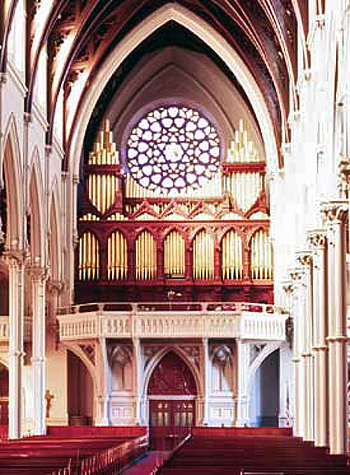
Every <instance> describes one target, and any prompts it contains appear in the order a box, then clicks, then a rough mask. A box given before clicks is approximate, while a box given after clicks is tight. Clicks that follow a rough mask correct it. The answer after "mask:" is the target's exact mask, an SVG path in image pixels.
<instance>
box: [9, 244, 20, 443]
mask: <svg viewBox="0 0 350 475" xmlns="http://www.w3.org/2000/svg"><path fill="white" fill-rule="evenodd" d="M6 258H7V262H8V266H9V438H10V439H17V438H19V437H21V436H22V435H23V419H24V410H23V398H22V387H23V357H24V351H23V334H24V270H25V265H24V258H23V256H21V252H20V251H17V252H8V253H7V254H6Z"/></svg>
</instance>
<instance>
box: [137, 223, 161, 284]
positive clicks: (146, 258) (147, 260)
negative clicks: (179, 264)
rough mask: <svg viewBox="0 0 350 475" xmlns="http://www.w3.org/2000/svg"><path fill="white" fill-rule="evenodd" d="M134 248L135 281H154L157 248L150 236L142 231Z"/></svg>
mask: <svg viewBox="0 0 350 475" xmlns="http://www.w3.org/2000/svg"><path fill="white" fill-rule="evenodd" d="M135 248H136V259H135V269H136V279H137V280H151V279H154V278H155V277H156V273H157V248H156V243H155V240H154V238H153V236H152V234H150V233H149V232H148V231H142V233H141V234H140V235H139V236H138V238H137V240H136V246H135Z"/></svg>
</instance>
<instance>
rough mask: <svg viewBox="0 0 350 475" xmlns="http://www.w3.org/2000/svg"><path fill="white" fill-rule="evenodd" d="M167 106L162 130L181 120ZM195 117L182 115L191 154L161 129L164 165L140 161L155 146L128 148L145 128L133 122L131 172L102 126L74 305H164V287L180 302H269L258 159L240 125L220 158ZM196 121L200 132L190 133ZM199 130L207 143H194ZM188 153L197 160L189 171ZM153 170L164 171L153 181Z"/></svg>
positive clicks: (84, 200) (89, 167)
mask: <svg viewBox="0 0 350 475" xmlns="http://www.w3.org/2000/svg"><path fill="white" fill-rule="evenodd" d="M173 109H174V110H171V111H170V109H169V111H168V116H167V117H166V119H167V120H168V122H169V124H170V123H171V120H174V121H175V118H176V120H177V121H178V124H180V122H181V120H182V116H181V117H180V116H179V117H175V118H174V117H172V116H171V114H173V115H174V114H180V112H179V110H177V111H176V110H175V109H176V108H173ZM192 112H193V111H192ZM192 112H191V110H190V109H188V110H187V111H186V114H187V115H188V114H190V113H192ZM193 114H194V113H193ZM186 117H187V116H186ZM156 118H157V116H156V115H154V116H153V118H152V120H153V122H150V123H151V125H152V124H154V123H155V121H156ZM200 120H201V119H199V118H198V117H197V116H196V115H195V114H194V115H192V119H191V121H192V122H190V125H191V127H190V128H189V129H191V133H192V134H193V137H194V139H191V140H194V143H195V142H196V140H195V137H197V138H198V137H199V139H198V141H197V142H198V143H197V145H198V148H197V149H196V148H195V146H196V144H195V145H193V144H191V142H188V144H190V145H188V147H190V148H191V147H192V151H191V149H190V148H189V149H186V148H181V147H182V145H181V143H180V144H179V143H178V142H176V140H181V137H182V136H181V135H180V134H178V135H176V134H177V132H176V131H175V128H174V131H173V132H171V130H173V129H171V130H170V129H169V130H170V132H168V133H169V134H170V133H172V134H173V135H170V138H169V140H170V142H168V141H167V140H168V139H167V140H165V139H164V143H163V145H162V143H160V144H159V147H160V148H159V154H160V156H161V154H162V153H163V158H162V160H163V162H164V163H163V162H160V164H159V165H158V162H157V161H155V158H154V157H153V158H152V159H150V161H148V158H147V157H148V156H149V154H152V153H153V151H154V150H155V149H156V145H157V144H152V147H150V146H148V145H147V144H145V143H142V144H140V145H138V144H137V137H139V136H141V135H142V134H143V133H144V131H145V130H146V131H147V130H148V129H147V127H148V126H147V124H146V125H145V123H142V124H141V125H142V127H144V129H142V127H141V126H140V131H137V130H136V132H137V133H135V132H133V135H132V147H133V148H132V154H131V155H132V157H133V161H132V164H131V165H132V167H131V168H130V167H129V168H128V163H127V162H123V163H121V161H120V160H119V154H118V152H117V147H116V145H115V143H114V142H113V137H112V131H111V130H110V126H109V123H108V121H107V120H106V121H104V122H103V124H102V128H101V130H100V131H99V133H98V134H97V138H96V142H95V144H94V146H93V150H92V151H91V152H89V153H88V155H87V160H86V164H85V166H84V177H85V183H84V193H83V194H82V197H81V200H80V201H81V208H80V218H79V226H78V230H79V236H80V238H79V246H78V249H77V264H78V265H77V274H76V280H77V285H76V289H77V300H78V301H79V300H80V301H84V299H88V300H90V301H91V299H94V297H93V296H94V295H95V299H99V298H100V295H103V296H104V297H103V298H104V299H105V300H124V299H128V300H167V295H168V293H169V289H174V290H175V291H176V295H182V296H183V298H184V299H187V300H197V299H198V300H199V299H201V300H210V299H211V298H212V299H213V300H216V299H220V300H242V299H246V298H247V292H249V293H250V294H249V299H250V300H251V301H265V302H272V299H273V292H272V278H273V262H272V250H271V244H270V241H269V210H268V205H267V201H266V199H265V184H264V176H265V167H266V164H265V160H263V159H261V157H260V156H259V154H258V153H257V151H256V149H255V146H254V144H253V143H252V141H250V140H249V137H248V133H247V131H246V130H245V128H244V124H243V122H240V124H239V128H238V130H237V131H236V133H235V136H234V140H233V142H232V143H231V145H230V147H229V150H228V151H227V153H226V156H225V154H222V155H221V158H220V156H219V155H218V153H219V139H218V135H217V134H214V132H213V127H212V126H211V125H210V124H209V122H206V121H205V120H203V121H202V122H200ZM196 121H197V122H196ZM197 123H198V124H200V130H199V131H197V132H195V131H194V130H195V129H194V128H195V127H196V124H197ZM208 124H209V125H208ZM152 127H153V129H154V130H155V127H154V126H153V125H152ZM157 130H158V129H157ZM159 130H161V129H159ZM192 131H194V132H192ZM205 131H206V132H207V133H208V137H209V138H208V140H207V142H205V140H204V139H203V140H204V141H203V140H202V138H203V136H205V133H204V132H205ZM188 133H189V132H188ZM159 134H160V133H158V135H159ZM175 139H176V140H175ZM137 147H139V148H137ZM162 147H163V148H162ZM186 147H187V146H186ZM210 147H212V148H211V149H210ZM187 150H188V152H187ZM185 152H186V153H187V155H186V154H185ZM127 153H128V152H127V151H126V152H123V155H122V156H123V157H125V155H127ZM210 153H212V157H210ZM147 154H148V155H147ZM191 154H192V155H191ZM192 156H193V157H197V159H196V160H197V161H195V162H193V165H192V164H191V160H192V159H191V157H192ZM123 159H124V158H123ZM152 160H153V161H152ZM182 161H184V162H185V163H184V165H182ZM162 163H163V164H162ZM206 163H207V165H206ZM138 164H139V168H138ZM152 167H153V168H152ZM157 167H158V168H157ZM181 167H182V168H181ZM162 170H163V172H164V170H166V173H168V175H166V174H164V173H165V172H164V173H163V175H161V172H162ZM151 173H155V174H156V176H155V177H152V175H151ZM157 173H158V174H159V176H157ZM147 183H149V185H150V186H146V185H145V184H147ZM159 183H160V184H162V186H160V185H159ZM180 185H181V186H180ZM86 286H88V289H89V291H88V292H87V291H86V288H87V287H86ZM84 289H85V290H84ZM106 292H107V294H106Z"/></svg>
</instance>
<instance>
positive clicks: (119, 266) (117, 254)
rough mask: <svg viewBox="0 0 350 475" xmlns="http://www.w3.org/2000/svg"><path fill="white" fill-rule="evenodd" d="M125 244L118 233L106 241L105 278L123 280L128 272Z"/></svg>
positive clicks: (121, 235)
mask: <svg viewBox="0 0 350 475" xmlns="http://www.w3.org/2000/svg"><path fill="white" fill-rule="evenodd" d="M127 262H128V258H127V243H126V239H125V237H124V236H123V234H122V233H121V232H120V231H116V232H114V233H113V234H111V235H110V236H109V238H108V241H107V278H108V279H109V280H125V279H126V277H127V272H128V268H127V266H128V264H127Z"/></svg>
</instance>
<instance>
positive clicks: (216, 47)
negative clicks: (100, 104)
mask: <svg viewBox="0 0 350 475" xmlns="http://www.w3.org/2000/svg"><path fill="white" fill-rule="evenodd" d="M169 21H175V22H177V23H179V24H180V25H182V26H183V27H185V28H187V29H188V30H190V31H191V32H192V33H193V34H195V35H196V36H198V37H199V38H200V39H202V40H203V41H204V42H205V43H206V44H208V46H209V47H210V48H211V49H213V51H215V52H216V53H217V54H218V56H219V57H220V58H221V59H222V60H223V61H224V63H226V64H227V66H228V68H229V69H230V70H231V71H232V72H233V74H234V75H235V76H236V77H237V79H238V81H239V83H240V84H241V85H242V87H243V89H244V90H245V93H246V94H247V97H248V99H249V101H250V103H251V104H252V107H253V109H254V111H255V113H256V116H257V121H258V123H259V126H260V129H261V133H262V137H263V141H264V143H265V147H266V156H267V157H268V160H269V164H268V165H269V168H270V169H271V170H277V169H278V168H279V165H278V151H277V145H276V139H275V132H274V126H273V122H272V119H271V117H270V114H269V111H268V108H267V105H266V102H265V98H264V97H263V95H262V93H261V91H260V90H259V88H258V86H257V83H256V81H255V79H254V78H253V76H252V74H251V72H250V71H249V70H248V67H247V66H246V64H244V62H243V60H242V59H241V58H240V57H239V55H238V54H237V52H236V51H235V49H234V48H233V47H232V46H231V45H230V44H229V43H227V42H226V41H225V40H224V39H223V38H222V36H221V35H220V34H219V33H218V32H217V31H215V29H214V28H213V27H212V26H210V25H209V24H208V23H206V22H205V21H204V20H202V19H200V18H199V17H198V16H197V15H195V14H194V13H193V12H190V11H189V10H187V9H186V8H184V7H183V6H180V5H177V4H174V3H173V2H169V3H167V4H166V5H164V6H162V7H160V8H159V9H158V10H157V11H155V12H154V13H152V14H150V15H149V16H148V17H147V18H146V19H145V20H144V21H143V22H142V23H141V24H139V25H137V26H136V27H135V28H134V29H133V30H132V31H131V32H130V33H129V34H127V35H126V37H125V39H123V40H122V41H121V42H120V43H119V44H118V45H117V46H116V47H115V48H114V50H113V51H112V53H111V54H110V56H109V57H108V59H107V60H106V62H105V63H104V65H103V66H102V67H101V69H100V70H99V72H98V74H97V76H96V81H95V84H96V87H94V88H89V89H88V90H87V92H86V94H85V97H84V98H83V99H82V103H81V107H80V108H79V120H77V122H76V124H75V127H74V131H73V133H72V136H71V140H70V143H71V144H72V145H71V148H70V153H69V155H70V162H69V164H68V167H69V168H70V169H71V172H72V174H78V173H79V160H80V156H81V150H82V146H83V137H84V135H85V131H86V129H87V125H88V121H89V118H90V117H91V114H92V112H93V109H94V107H95V105H96V102H97V100H98V98H99V97H100V95H101V93H102V91H103V88H104V87H105V85H106V84H107V82H108V81H109V79H110V78H111V76H112V74H113V72H114V71H115V70H116V69H117V68H118V67H119V66H120V65H121V64H122V62H123V61H124V60H125V59H126V58H127V57H128V56H129V55H130V53H131V52H132V51H134V50H135V48H137V47H138V46H139V45H140V44H141V43H142V42H143V41H144V40H145V39H146V38H148V37H149V36H150V35H151V34H152V33H153V32H155V31H156V30H157V29H159V28H160V27H162V26H163V25H164V24H166V23H168V22H169Z"/></svg>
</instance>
